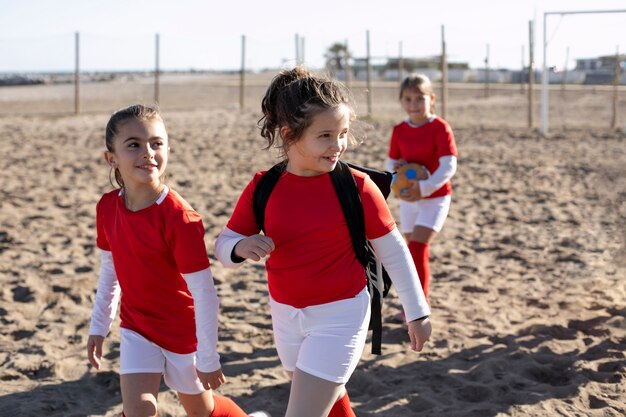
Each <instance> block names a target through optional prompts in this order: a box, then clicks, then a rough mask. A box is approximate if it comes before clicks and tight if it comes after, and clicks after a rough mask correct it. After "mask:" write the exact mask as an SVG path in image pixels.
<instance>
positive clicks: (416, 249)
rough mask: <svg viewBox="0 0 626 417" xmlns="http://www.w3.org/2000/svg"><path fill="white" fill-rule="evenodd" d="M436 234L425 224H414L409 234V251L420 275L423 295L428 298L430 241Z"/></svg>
mask: <svg viewBox="0 0 626 417" xmlns="http://www.w3.org/2000/svg"><path fill="white" fill-rule="evenodd" d="M435 236H437V232H435V231H434V230H433V229H429V228H428V227H425V226H415V227H414V228H413V233H411V235H410V236H409V242H408V246H409V251H410V252H411V257H412V258H413V263H415V269H417V275H419V277H420V283H421V284H422V289H423V290H424V295H425V296H426V299H427V300H428V286H429V282H430V242H432V240H433V239H434V238H435Z"/></svg>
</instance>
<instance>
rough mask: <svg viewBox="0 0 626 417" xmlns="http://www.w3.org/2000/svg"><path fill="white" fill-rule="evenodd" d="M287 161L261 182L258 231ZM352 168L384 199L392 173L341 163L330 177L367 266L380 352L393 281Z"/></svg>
mask: <svg viewBox="0 0 626 417" xmlns="http://www.w3.org/2000/svg"><path fill="white" fill-rule="evenodd" d="M285 167H286V161H283V162H280V163H278V164H276V165H274V166H273V167H272V168H270V169H269V170H268V171H267V172H266V173H265V174H264V175H263V176H262V177H261V179H260V180H259V183H258V184H257V186H256V188H255V190H254V195H253V198H252V206H253V210H254V216H255V218H256V221H257V224H258V225H259V228H260V229H261V230H263V232H265V224H264V219H265V207H266V206H267V201H268V200H269V197H270V194H271V193H272V190H273V189H274V186H275V185H276V183H277V182H278V179H279V178H280V176H281V174H282V172H283V171H284V170H285ZM350 168H354V169H357V170H359V171H362V172H365V173H366V174H368V175H369V177H370V178H371V179H372V181H374V183H375V184H376V185H377V186H378V188H379V189H380V191H381V193H382V194H383V196H384V197H385V199H386V198H387V197H388V196H389V193H390V192H391V180H392V179H393V174H392V173H391V172H388V171H379V170H376V169H372V168H365V167H362V166H359V165H354V164H350V163H345V162H342V161H339V162H338V163H337V166H336V167H335V169H334V170H333V171H332V172H330V178H331V180H332V183H333V185H334V187H335V191H336V192H337V197H338V198H339V202H340V203H341V208H342V210H343V214H344V216H345V218H346V223H347V224H348V229H349V230H350V237H351V239H352V246H353V247H354V252H355V253H356V257H357V259H358V260H359V262H361V264H362V265H363V267H365V273H366V275H367V288H368V291H369V293H370V297H371V300H372V309H371V311H372V315H371V317H370V324H369V329H370V330H372V353H374V354H380V353H381V343H382V315H381V310H382V299H383V297H386V296H387V294H388V293H389V289H390V288H391V279H390V278H389V275H388V274H387V271H386V270H385V268H384V267H383V266H382V263H381V262H380V261H379V260H378V258H377V257H376V254H375V253H374V249H373V248H372V246H371V245H370V243H369V242H368V241H367V239H366V238H365V215H364V213H363V204H362V203H361V196H360V195H359V191H358V189H357V185H356V181H355V179H354V176H353V175H352V172H350Z"/></svg>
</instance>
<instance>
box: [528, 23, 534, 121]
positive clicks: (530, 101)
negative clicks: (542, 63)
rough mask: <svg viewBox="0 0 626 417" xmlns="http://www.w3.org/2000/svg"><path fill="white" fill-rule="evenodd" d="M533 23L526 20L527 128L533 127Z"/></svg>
mask: <svg viewBox="0 0 626 417" xmlns="http://www.w3.org/2000/svg"><path fill="white" fill-rule="evenodd" d="M534 27H535V23H534V22H533V21H532V20H530V21H529V22H528V128H529V129H532V128H533V113H534V110H535V56H534V55H535V30H534Z"/></svg>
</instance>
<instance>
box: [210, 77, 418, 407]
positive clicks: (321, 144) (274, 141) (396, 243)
mask: <svg viewBox="0 0 626 417" xmlns="http://www.w3.org/2000/svg"><path fill="white" fill-rule="evenodd" d="M262 111H263V118H262V119H261V120H260V122H259V123H260V124H261V135H262V136H263V137H264V138H265V139H266V140H267V143H268V148H271V147H272V146H277V147H278V148H279V149H280V150H281V153H282V154H283V156H284V158H285V160H286V164H285V169H284V171H283V173H282V176H281V177H280V179H279V181H278V183H277V184H276V186H275V188H274V189H273V191H272V193H271V195H270V197H269V199H268V201H267V206H266V209H265V219H264V224H265V231H266V234H265V235H262V234H259V232H260V228H259V226H258V224H257V222H256V219H255V216H254V211H253V204H252V201H253V200H252V199H253V195H254V190H255V187H256V184H257V183H258V181H259V179H260V178H261V177H262V175H263V174H264V172H258V173H257V174H256V175H255V176H254V177H253V178H252V180H251V181H250V183H249V184H248V185H247V186H246V188H245V189H244V191H243V193H242V194H241V196H240V197H239V200H238V202H237V205H236V206H235V210H234V212H233V214H232V216H231V218H230V220H229V222H228V224H227V226H226V228H225V229H224V231H223V232H222V233H221V234H220V236H219V237H218V239H217V241H216V256H217V258H218V260H220V261H221V262H222V263H223V264H224V265H225V266H227V267H236V266H239V265H241V264H242V262H243V261H244V260H246V259H251V260H253V261H259V260H260V259H262V258H265V257H266V256H269V258H268V259H267V262H266V270H267V275H268V287H269V293H270V309H271V315H272V325H273V331H274V340H275V343H276V349H277V351H278V355H279V357H280V360H281V362H282V365H283V367H284V368H285V370H286V371H287V372H288V374H289V376H290V377H291V379H292V382H291V392H290V396H289V402H288V405H287V412H286V417H325V416H330V417H344V416H355V414H354V412H353V411H352V408H351V407H350V399H349V397H348V394H347V392H346V389H345V384H346V383H347V382H348V380H349V378H350V376H351V375H352V373H353V371H354V369H355V368H356V366H357V364H358V362H359V359H360V357H361V354H362V352H363V348H364V346H365V341H366V337H367V330H368V324H369V316H370V298H369V294H368V292H367V288H366V285H367V282H366V277H365V270H364V268H363V266H362V265H361V263H360V262H359V261H358V259H357V257H356V254H355V252H354V248H353V244H352V240H351V238H350V234H349V230H348V227H347V224H346V220H345V217H344V214H343V211H342V209H341V206H340V203H339V199H338V197H337V194H336V192H335V189H334V187H333V185H332V182H331V179H330V175H329V172H331V171H332V170H333V169H334V168H335V166H336V165H337V162H338V161H339V159H340V158H341V156H342V155H343V153H344V152H345V151H346V149H347V146H348V139H349V138H350V137H351V134H350V122H351V121H352V120H353V118H354V111H353V109H352V107H351V104H350V101H349V96H348V94H347V92H346V91H345V89H344V88H343V87H342V86H341V85H340V84H338V83H336V82H333V81H330V80H327V79H324V78H320V77H316V76H313V75H312V74H310V73H309V72H308V70H306V69H305V68H303V67H296V68H295V69H293V70H291V71H283V72H281V73H280V74H279V75H278V76H276V77H275V78H274V80H273V81H272V83H271V85H270V86H269V88H268V90H267V92H266V94H265V97H264V98H263V102H262ZM352 173H353V176H354V178H355V180H356V183H357V188H358V190H359V194H360V196H361V200H362V205H363V211H364V217H365V229H366V230H365V232H366V237H367V239H368V240H370V242H371V243H372V245H373V247H374V249H375V251H376V253H377V254H378V256H379V258H380V259H381V260H382V262H383V264H384V265H385V267H386V269H387V271H388V272H389V275H390V276H391V278H392V280H393V281H394V285H395V287H396V290H397V292H398V294H399V296H400V300H401V301H402V305H403V307H404V310H405V313H406V317H407V319H408V321H409V324H408V333H409V337H410V340H411V348H412V349H413V350H415V351H421V350H422V348H423V346H424V343H425V342H426V341H427V340H428V338H429V337H430V333H431V324H430V321H429V319H428V316H429V314H430V309H429V306H428V304H427V302H426V299H425V297H424V293H423V292H422V288H421V286H420V283H419V279H418V277H417V273H416V271H415V267H414V265H413V262H412V261H411V258H410V254H409V251H408V249H407V246H406V243H405V241H404V239H403V237H402V235H401V234H400V232H399V231H398V230H397V228H396V226H395V223H394V220H393V218H392V216H391V213H390V211H389V208H388V207H387V204H386V202H385V199H384V198H383V196H382V194H381V193H380V191H379V189H378V187H377V186H376V185H375V184H374V183H373V182H372V180H371V179H370V178H369V177H368V176H367V175H366V174H364V173H362V172H360V171H356V170H352Z"/></svg>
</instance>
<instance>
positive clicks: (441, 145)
mask: <svg viewBox="0 0 626 417" xmlns="http://www.w3.org/2000/svg"><path fill="white" fill-rule="evenodd" d="M441 123H442V124H441V126H440V128H439V129H437V134H436V135H435V146H436V149H437V158H441V157H442V156H448V155H453V156H458V155H459V154H458V152H457V150H456V142H455V141H454V133H453V132H452V128H451V127H450V125H449V124H448V123H446V122H445V121H443V120H441Z"/></svg>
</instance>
